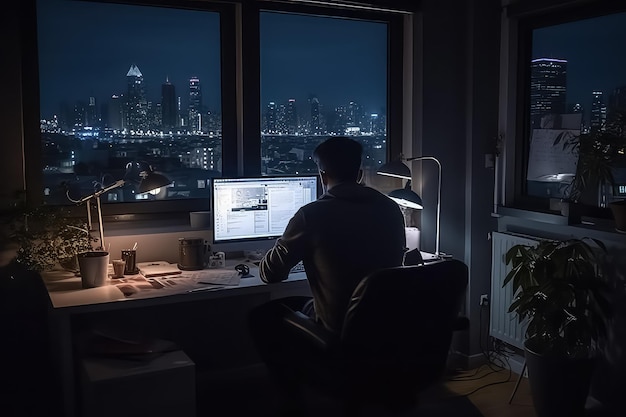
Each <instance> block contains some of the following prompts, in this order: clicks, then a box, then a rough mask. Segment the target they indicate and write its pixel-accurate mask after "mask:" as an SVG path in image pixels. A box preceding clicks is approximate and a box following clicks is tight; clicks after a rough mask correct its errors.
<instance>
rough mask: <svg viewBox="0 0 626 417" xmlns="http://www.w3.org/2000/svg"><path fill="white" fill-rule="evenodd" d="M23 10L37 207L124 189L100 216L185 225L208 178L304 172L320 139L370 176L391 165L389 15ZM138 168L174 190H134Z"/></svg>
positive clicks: (98, 0) (283, 7)
mask: <svg viewBox="0 0 626 417" xmlns="http://www.w3.org/2000/svg"><path fill="white" fill-rule="evenodd" d="M32 1H33V2H34V3H35V4H36V7H35V8H34V9H33V11H32V14H33V15H32V16H31V17H32V20H31V21H30V22H29V23H28V25H30V26H31V27H32V29H33V30H32V31H27V32H28V34H29V35H28V36H26V38H25V39H26V43H25V44H24V48H23V50H24V61H23V65H22V68H25V69H27V70H24V69H23V71H25V73H24V74H25V75H30V74H32V75H33V77H32V78H29V77H27V76H25V77H24V79H29V80H32V82H24V84H23V88H24V100H25V103H26V104H25V105H24V109H25V110H26V113H28V112H33V111H35V109H36V110H37V116H34V115H30V114H29V113H28V114H25V119H24V120H25V121H26V125H25V126H26V127H25V135H26V136H27V138H26V153H27V154H28V155H29V158H27V159H26V161H25V164H26V165H27V166H26V169H25V172H26V176H27V189H28V192H29V193H31V194H33V193H34V194H36V196H35V198H32V199H31V200H33V201H36V200H37V199H40V200H43V202H44V203H46V204H72V202H73V201H74V202H75V201H79V200H80V198H82V197H85V196H89V195H90V194H92V193H94V192H96V191H97V190H101V189H102V188H105V187H108V186H110V185H112V184H115V183H116V182H119V181H120V180H124V184H123V185H121V186H119V187H116V188H115V189H111V190H108V191H107V192H106V193H104V194H102V196H101V200H102V203H103V205H104V208H103V211H104V213H105V215H107V214H110V215H119V214H136V213H156V214H160V213H164V212H179V213H186V212H188V211H190V210H207V209H209V207H210V204H209V203H210V197H211V196H210V190H209V187H208V185H209V184H210V179H211V178H214V177H222V176H235V175H243V176H254V175H272V174H277V173H280V174H287V175H289V174H294V175H295V174H303V173H310V172H315V165H314V164H313V163H312V161H311V159H310V157H311V152H312V150H313V148H314V147H315V146H316V145H317V144H318V143H319V142H320V141H321V140H323V139H325V138H327V137H329V136H331V135H339V134H341V135H352V136H354V137H355V138H357V139H358V140H360V141H361V142H362V143H363V145H364V149H365V168H366V169H369V170H371V171H372V172H373V171H374V169H375V168H376V167H378V166H379V165H380V164H382V163H384V162H386V160H387V155H388V154H396V155H397V154H399V153H400V144H401V142H402V116H401V115H402V99H401V97H402V76H401V74H402V71H403V62H402V48H403V47H402V36H403V29H402V24H403V20H402V17H401V16H402V14H401V13H394V12H390V11H388V10H387V11H380V10H364V9H363V8H362V7H359V8H356V9H352V8H351V7H350V6H348V7H347V8H336V7H331V8H325V7H323V6H319V5H315V4H309V5H306V6H304V5H300V4H285V3H284V2H276V3H273V2H265V1H264V2H258V3H257V2H236V1H227V2H216V3H213V2H210V1H188V0H167V1H159V2H156V1H152V0H126V1H122V2H120V1H108V0H32ZM313 3H315V2H313ZM238 9H240V10H238ZM35 17H36V19H35ZM33 22H36V23H33ZM31 33H32V34H33V35H32V36H33V39H31V38H30V36H31V35H30V34H31ZM394 74H395V76H394ZM252 103H254V110H255V111H251V109H252V108H251V107H250V106H251V104H252ZM34 118H36V119H37V120H38V126H37V129H36V134H35V127H34V123H33V119H34ZM31 124H32V125H33V126H30V125H31ZM250 127H252V128H250ZM35 136H36V138H35ZM149 171H154V172H157V173H159V174H162V175H164V176H166V177H167V178H168V179H169V180H170V184H169V185H168V186H165V187H161V188H160V189H158V190H154V191H152V192H149V193H147V192H140V191H141V190H139V188H138V183H139V180H140V178H141V177H140V176H138V172H140V173H141V172H143V173H144V174H145V173H146V172H149Z"/></svg>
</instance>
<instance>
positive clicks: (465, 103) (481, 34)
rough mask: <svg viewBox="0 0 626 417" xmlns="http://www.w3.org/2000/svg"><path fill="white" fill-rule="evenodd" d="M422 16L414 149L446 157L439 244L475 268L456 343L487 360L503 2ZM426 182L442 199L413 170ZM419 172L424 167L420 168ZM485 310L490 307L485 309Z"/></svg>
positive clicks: (426, 223)
mask: <svg viewBox="0 0 626 417" xmlns="http://www.w3.org/2000/svg"><path fill="white" fill-rule="evenodd" d="M422 5H423V16H422V18H421V19H420V20H419V21H418V23H417V29H416V35H415V42H416V44H417V46H416V48H417V50H416V53H415V55H416V56H421V57H422V58H421V62H422V63H423V65H421V66H420V64H419V63H418V64H416V77H420V79H419V81H418V82H416V84H417V85H418V86H419V88H421V89H422V90H423V91H421V94H422V95H421V97H420V96H419V94H420V92H419V91H418V92H417V94H418V100H417V102H416V103H417V104H416V105H415V109H416V111H419V112H421V113H422V114H421V115H420V116H417V117H418V118H419V119H421V120H422V121H423V123H422V126H421V128H420V127H419V126H418V127H417V131H416V134H415V137H414V145H413V146H414V149H416V150H419V151H420V152H419V153H418V152H417V151H416V152H415V154H416V155H417V154H421V155H433V156H435V157H437V158H438V159H440V161H441V164H442V170H443V173H442V177H443V178H442V197H441V250H442V251H443V252H446V253H449V254H451V255H453V256H454V257H455V258H457V259H461V260H463V261H465V262H466V263H467V264H468V266H469V268H470V283H469V287H468V292H467V299H466V306H465V314H466V315H467V316H468V317H469V319H470V323H471V324H470V330H469V332H467V333H466V334H464V335H457V337H456V338H455V348H456V349H457V350H459V351H460V352H461V353H463V354H465V355H466V356H467V358H468V359H469V362H470V363H471V364H475V363H476V362H478V361H481V360H482V354H481V341H480V340H479V337H480V334H481V331H482V333H483V334H484V333H486V330H487V329H488V326H487V324H488V323H486V322H484V323H481V322H480V318H481V314H480V307H479V300H480V295H481V294H488V293H489V289H490V282H491V271H490V265H491V248H490V243H489V241H488V238H487V237H488V233H489V232H490V231H492V230H494V228H495V227H496V224H495V220H494V219H493V218H492V217H491V211H492V204H493V199H492V193H493V177H494V174H493V169H492V168H490V167H487V166H486V164H485V158H486V154H489V153H491V152H493V146H492V143H493V141H494V139H495V137H496V136H497V114H498V101H497V99H498V54H499V13H500V8H499V2H498V1H495V0H474V1H469V2H468V1H463V0H458V1H449V2H445V3H444V2H440V1H437V0H428V1H423V2H422ZM413 168H414V182H415V184H417V185H419V184H422V183H423V185H422V186H423V187H424V190H423V192H422V198H423V199H424V201H436V187H435V188H433V185H432V184H433V181H434V182H435V183H436V178H434V177H432V174H430V175H431V176H428V175H429V174H428V173H429V172H432V171H428V168H427V167H426V166H425V164H424V168H423V174H424V176H423V177H420V176H417V178H415V177H416V174H415V169H416V168H417V164H415V163H414V166H413ZM417 175H419V174H417ZM421 224H422V246H423V248H424V250H432V247H433V243H432V242H434V241H435V237H434V230H433V226H432V225H434V209H433V208H432V206H431V208H430V209H429V208H428V207H426V208H425V210H423V213H422V219H421ZM483 316H484V315H483Z"/></svg>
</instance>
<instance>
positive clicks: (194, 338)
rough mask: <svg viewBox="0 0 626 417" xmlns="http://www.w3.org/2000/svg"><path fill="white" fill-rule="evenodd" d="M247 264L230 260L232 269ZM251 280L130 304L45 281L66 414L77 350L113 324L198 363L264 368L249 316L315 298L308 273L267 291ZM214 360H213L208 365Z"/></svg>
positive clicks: (54, 278) (72, 398) (66, 275)
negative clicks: (87, 333)
mask: <svg viewBox="0 0 626 417" xmlns="http://www.w3.org/2000/svg"><path fill="white" fill-rule="evenodd" d="M240 262H241V260H228V261H227V265H226V267H227V268H232V267H234V265H235V264H237V263H240ZM249 266H250V273H251V274H252V275H253V276H252V277H249V278H241V281H240V283H239V285H237V286H224V287H223V288H221V289H218V290H205V291H195V292H187V291H186V290H185V291H183V292H176V291H174V290H171V289H170V290H167V291H160V290H150V293H149V294H142V296H141V297H132V296H131V297H125V296H124V294H122V292H121V291H120V290H119V289H118V288H117V287H116V286H114V285H106V286H103V287H98V288H89V289H82V288H81V282H80V278H77V277H74V276H73V274H72V273H70V272H67V271H50V272H45V273H43V274H42V276H43V279H44V282H45V283H46V287H47V288H48V294H49V296H50V300H51V302H52V311H51V314H50V329H51V344H52V346H51V348H52V358H53V361H54V365H55V366H56V368H57V371H58V376H59V378H60V383H61V390H62V395H63V398H62V407H63V415H64V416H66V417H73V416H76V415H77V414H78V409H77V400H78V397H77V394H76V392H77V386H76V374H77V372H76V369H77V364H76V360H77V356H78V353H79V352H77V346H76V341H77V338H78V336H79V335H80V332H81V331H84V330H85V329H87V328H89V327H90V326H93V325H100V324H102V323H106V324H107V325H111V324H113V325H117V324H119V325H120V326H121V327H128V328H132V329H133V330H136V331H137V332H147V333H152V334H157V333H158V336H162V337H163V338H166V339H170V340H174V341H175V342H177V343H178V344H179V345H181V347H182V349H183V350H184V351H185V352H186V353H187V354H189V356H190V357H191V359H192V360H194V362H196V364H198V363H199V364H201V365H202V363H203V362H204V363H207V362H209V365H208V366H211V365H212V362H211V360H212V361H214V362H215V363H219V366H220V367H228V366H229V365H232V367H233V368H236V367H238V366H241V365H242V364H243V365H245V364H246V363H247V364H251V363H254V362H256V355H255V354H254V353H251V352H250V351H251V350H252V348H251V345H250V344H249V343H248V336H247V328H246V326H245V315H246V312H247V310H248V309H249V308H251V307H253V306H254V305H258V304H260V303H263V302H266V301H269V300H271V299H275V298H280V297H285V296H289V295H310V290H309V286H308V281H307V280H306V275H305V273H304V272H301V273H295V274H291V275H290V276H289V279H288V280H286V281H283V282H281V283H276V284H270V285H267V284H265V283H263V282H262V281H261V280H260V278H259V273H258V268H257V267H256V266H254V264H252V263H249ZM207 358H211V359H210V360H208V359H207Z"/></svg>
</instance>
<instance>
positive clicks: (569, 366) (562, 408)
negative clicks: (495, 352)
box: [524, 344, 595, 417]
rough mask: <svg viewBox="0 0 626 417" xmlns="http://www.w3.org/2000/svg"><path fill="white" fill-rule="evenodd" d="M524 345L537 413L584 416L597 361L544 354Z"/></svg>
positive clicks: (542, 416)
mask: <svg viewBox="0 0 626 417" xmlns="http://www.w3.org/2000/svg"><path fill="white" fill-rule="evenodd" d="M524 347H525V358H526V366H527V368H528V382H529V384H530V392H531V396H532V399H533V404H534V406H535V412H536V413H537V416H538V417H554V416H568V417H583V416H584V415H585V403H586V402H587V396H588V395H589V387H590V385H591V377H592V375H593V369H594V366H595V360H594V359H593V358H580V359H579V358H577V359H570V358H565V357H560V356H556V355H543V354H540V353H537V352H535V351H533V350H532V347H529V346H528V345H527V344H525V345H524Z"/></svg>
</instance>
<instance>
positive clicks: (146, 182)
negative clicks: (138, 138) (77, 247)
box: [65, 161, 172, 250]
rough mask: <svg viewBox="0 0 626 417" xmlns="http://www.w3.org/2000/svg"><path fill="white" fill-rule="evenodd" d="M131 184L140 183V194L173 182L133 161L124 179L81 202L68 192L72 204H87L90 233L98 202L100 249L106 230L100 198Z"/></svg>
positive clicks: (104, 187)
mask: <svg viewBox="0 0 626 417" xmlns="http://www.w3.org/2000/svg"><path fill="white" fill-rule="evenodd" d="M129 183H135V184H136V183H138V187H137V191H138V192H139V193H140V194H143V193H147V192H150V191H153V190H156V189H157V188H161V187H165V186H167V185H169V184H171V183H172V181H171V180H170V179H169V178H167V177H166V176H165V175H162V174H158V173H156V172H154V170H153V169H152V166H151V165H150V164H148V163H147V162H144V161H140V162H137V161H132V162H129V163H128V164H126V173H125V174H124V179H121V180H118V181H115V182H114V183H112V184H109V185H107V186H103V187H102V188H100V189H99V190H97V191H96V192H94V193H93V194H90V195H88V196H85V197H82V198H81V199H79V200H74V199H72V198H71V197H70V195H69V190H67V191H66V193H65V195H66V196H67V199H68V200H70V201H71V202H72V203H76V204H82V203H85V202H86V203H87V225H88V227H89V231H90V232H91V231H92V230H93V228H92V221H91V204H90V201H91V200H92V199H94V200H95V201H96V208H97V211H98V231H99V233H100V248H101V249H103V250H104V248H105V246H104V229H103V223H102V206H101V203H100V196H101V195H102V194H104V193H107V192H109V191H111V190H114V189H116V188H119V187H122V186H123V185H125V184H129Z"/></svg>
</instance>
